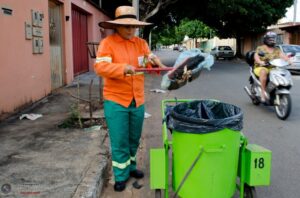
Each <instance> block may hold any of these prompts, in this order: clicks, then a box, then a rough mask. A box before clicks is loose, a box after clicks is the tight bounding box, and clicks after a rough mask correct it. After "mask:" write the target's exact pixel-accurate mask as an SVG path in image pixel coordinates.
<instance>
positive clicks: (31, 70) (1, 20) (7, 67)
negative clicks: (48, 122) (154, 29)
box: [0, 0, 109, 117]
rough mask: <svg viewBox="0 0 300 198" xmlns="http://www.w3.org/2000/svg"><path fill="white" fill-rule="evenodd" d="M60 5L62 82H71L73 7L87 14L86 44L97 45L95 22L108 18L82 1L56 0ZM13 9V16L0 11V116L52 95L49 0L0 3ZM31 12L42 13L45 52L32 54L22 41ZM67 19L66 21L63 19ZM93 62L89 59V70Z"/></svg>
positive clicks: (5, 0)
mask: <svg viewBox="0 0 300 198" xmlns="http://www.w3.org/2000/svg"><path fill="white" fill-rule="evenodd" d="M58 1H59V2H60V3H62V6H63V13H62V14H63V34H64V35H63V44H64V53H63V54H64V56H65V57H64V61H63V62H64V68H65V72H66V73H65V79H64V81H65V83H66V84H69V83H71V82H72V81H73V79H74V77H73V76H74V74H73V46H72V17H71V7H72V6H71V5H72V4H74V5H76V6H78V7H80V8H82V9H83V10H84V11H85V12H87V13H89V17H88V32H89V33H88V37H89V41H96V42H99V41H100V40H101V33H100V30H99V27H98V23H99V22H100V21H103V20H108V19H109V18H108V17H107V16H106V15H104V14H103V13H102V12H101V11H99V10H98V9H96V8H95V7H94V6H92V5H91V4H89V3H88V2H86V1H83V0H58ZM2 6H5V7H8V8H10V9H12V10H13V14H12V16H7V15H4V14H3V13H2V10H1V12H0V27H1V31H0V60H1V62H0V117H1V115H4V113H11V112H13V111H15V110H17V109H18V108H20V107H23V106H26V105H27V104H31V103H32V102H35V101H37V100H39V99H41V98H43V97H45V96H46V95H48V94H49V93H50V92H51V72H50V71H51V70H50V47H49V24H48V1H47V0H42V1H41V0H26V3H25V2H23V1H20V0H1V1H0V7H2ZM31 10H37V11H40V12H43V13H44V21H43V39H44V53H43V54H32V40H26V39H25V28H24V26H25V25H24V23H25V22H29V23H31V21H32V20H31ZM65 16H69V17H70V19H69V21H66V20H65ZM93 63H94V60H93V59H90V60H89V68H90V70H91V71H92V70H93V69H92V68H93Z"/></svg>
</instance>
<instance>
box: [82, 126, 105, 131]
mask: <svg viewBox="0 0 300 198" xmlns="http://www.w3.org/2000/svg"><path fill="white" fill-rule="evenodd" d="M101 127H102V126H101V125H95V126H91V127H89V128H85V129H84V131H87V132H91V131H99V130H100V129H101Z"/></svg>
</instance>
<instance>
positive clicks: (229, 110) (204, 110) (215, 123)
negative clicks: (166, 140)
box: [165, 100, 243, 134]
mask: <svg viewBox="0 0 300 198" xmlns="http://www.w3.org/2000/svg"><path fill="white" fill-rule="evenodd" d="M165 114H166V122H167V127H168V129H170V130H171V131H172V130H176V131H179V132H184V133H196V134H200V133H211V132H217V131H219V130H222V129H225V128H228V129H231V130H234V131H240V130H242V128H243V113H242V110H241V109H240V108H239V107H237V106H234V105H232V104H227V103H222V102H219V101H214V100H195V101H191V102H186V103H180V104H177V105H175V106H167V108H166V109H165Z"/></svg>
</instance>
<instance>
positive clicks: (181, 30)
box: [178, 18, 214, 38]
mask: <svg viewBox="0 0 300 198" xmlns="http://www.w3.org/2000/svg"><path fill="white" fill-rule="evenodd" d="M212 32H214V31H213V30H212V29H211V28H210V27H208V26H207V25H205V24H204V23H203V22H201V21H199V20H189V19H187V18H186V19H183V20H181V21H180V24H179V26H178V34H183V35H187V36H188V37H190V38H209V37H210V36H211V34H212Z"/></svg>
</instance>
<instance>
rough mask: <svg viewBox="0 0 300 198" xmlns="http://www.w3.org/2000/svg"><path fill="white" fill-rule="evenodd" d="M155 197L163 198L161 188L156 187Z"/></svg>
mask: <svg viewBox="0 0 300 198" xmlns="http://www.w3.org/2000/svg"><path fill="white" fill-rule="evenodd" d="M155 198H161V190H160V189H155Z"/></svg>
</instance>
